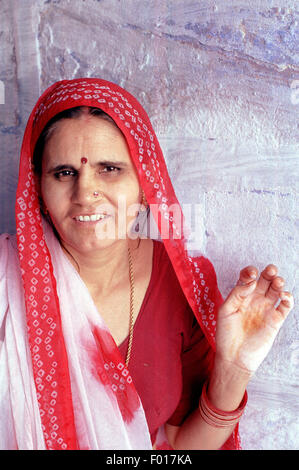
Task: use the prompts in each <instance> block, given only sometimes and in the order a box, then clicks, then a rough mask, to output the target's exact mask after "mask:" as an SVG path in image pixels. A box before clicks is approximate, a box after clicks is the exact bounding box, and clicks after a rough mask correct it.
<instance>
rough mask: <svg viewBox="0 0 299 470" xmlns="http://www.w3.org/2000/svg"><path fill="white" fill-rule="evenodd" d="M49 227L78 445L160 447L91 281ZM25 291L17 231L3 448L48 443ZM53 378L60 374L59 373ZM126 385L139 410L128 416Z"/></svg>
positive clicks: (7, 262) (0, 312) (6, 295)
mask: <svg viewBox="0 0 299 470" xmlns="http://www.w3.org/2000/svg"><path fill="white" fill-rule="evenodd" d="M44 233H45V237H46V242H47V245H48V247H49V250H50V253H51V257H52V262H53V266H54V274H55V278H56V281H57V292H58V296H59V301H60V309H61V322H62V330H63V335H64V339H65V347H66V351H67V358H68V365H69V372H70V380H71V390H72V400H73V409H74V417H75V426H76V434H77V441H78V447H79V449H92V450H97V449H107V450H110V449H115V450H117V449H152V445H151V440H150V435H149V431H148V426H147V423H146V418H145V414H144V411H143V408H142V405H141V402H140V400H139V397H138V395H137V392H136V390H135V389H134V387H133V384H132V383H131V379H130V376H129V375H128V371H127V369H126V368H125V366H124V363H123V361H122V358H120V356H119V358H118V356H117V354H119V353H118V350H117V347H116V345H115V343H114V341H113V340H112V337H111V335H110V333H109V331H108V329H107V327H106V326H105V324H104V322H103V320H102V319H101V317H100V314H99V311H98V309H97V307H96V306H95V304H94V302H93V300H92V298H91V296H90V294H89V291H88V289H87V287H86V285H85V284H84V282H83V281H82V279H81V278H80V276H79V274H78V273H77V272H76V270H75V269H74V267H73V266H72V265H71V263H70V262H69V260H68V259H67V257H66V256H65V255H64V253H63V251H62V248H61V246H60V244H59V242H58V240H57V239H56V237H55V235H54V233H53V231H52V229H51V228H50V227H49V225H48V224H46V223H45V224H44ZM23 292H24V291H23V286H22V279H21V273H20V267H19V260H18V254H17V246H16V239H15V236H9V235H6V234H4V235H1V236H0V299H1V304H0V416H1V419H0V449H22V450H23V449H24V450H31V449H33V450H34V449H46V445H45V441H44V435H43V431H42V424H41V419H40V413H39V409H38V401H37V396H36V387H35V384H34V377H33V371H32V360H31V354H30V349H29V343H28V336H27V326H26V310H25V303H24V295H23ZM103 335H104V340H103ZM99 339H100V343H101V342H102V340H103V341H104V343H105V346H104V347H105V351H106V352H107V351H108V350H109V348H111V351H112V357H113V358H114V360H115V358H118V359H120V361H116V362H113V363H110V364H108V363H107V362H105V361H104V362H101V351H100V350H99ZM49 341H51V338H50V337H49ZM101 344H102V343H101ZM100 349H101V347H100ZM115 351H116V352H115ZM109 353H110V351H108V354H109ZM115 354H116V355H115ZM106 359H107V356H106ZM103 373H104V374H105V375H104V376H103ZM100 376H101V379H100ZM49 380H55V375H54V376H53V377H49ZM104 383H106V385H104ZM117 390H118V391H117ZM122 390H126V391H125V392H124V393H126V397H127V400H128V402H129V404H130V409H133V410H134V413H133V416H131V417H130V419H125V418H124V417H125V416H126V410H121V409H120V408H121V407H122V400H120V401H119V400H118V399H117V396H122V393H123V392H122ZM54 393H55V392H54ZM119 393H120V395H119ZM54 398H55V396H54ZM125 401H126V400H125ZM54 418H55V417H53V419H54ZM53 432H55V426H54V431H53ZM49 438H51V436H50V437H49Z"/></svg>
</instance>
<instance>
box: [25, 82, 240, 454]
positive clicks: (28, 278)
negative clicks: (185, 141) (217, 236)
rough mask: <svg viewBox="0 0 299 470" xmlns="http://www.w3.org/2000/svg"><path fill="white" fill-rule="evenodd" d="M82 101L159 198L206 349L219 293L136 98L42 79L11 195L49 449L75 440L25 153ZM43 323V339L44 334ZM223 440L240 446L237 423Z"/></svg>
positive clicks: (152, 197)
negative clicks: (109, 124)
mask: <svg viewBox="0 0 299 470" xmlns="http://www.w3.org/2000/svg"><path fill="white" fill-rule="evenodd" d="M82 105H84V106H91V107H98V108H101V109H102V110H103V111H104V112H105V113H107V114H109V115H110V116H111V117H112V118H113V120H114V121H115V123H116V124H117V126H118V127H119V129H121V131H122V132H123V134H124V136H125V137H126V140H127V144H128V147H129V150H130V154H131V158H132V160H133V162H134V164H135V167H136V169H137V173H138V177H139V181H140V184H141V186H142V188H143V190H144V193H145V196H146V199H147V202H148V203H149V204H150V205H155V204H156V205H158V206H159V212H160V214H161V216H159V217H158V216H157V214H153V216H154V217H155V218H156V224H157V226H158V229H159V231H160V233H162V231H161V230H160V229H161V223H163V224H165V223H166V224H167V227H168V229H169V231H168V233H169V236H167V237H165V238H163V234H162V239H163V242H164V245H165V248H166V251H167V253H168V255H169V258H170V260H171V262H172V265H173V268H174V270H175V272H176V275H177V278H178V280H179V282H180V285H181V287H182V290H183V292H184V294H185V296H186V298H187V300H188V302H189V304H190V307H191V308H192V310H193V312H194V315H195V317H196V318H197V320H198V322H199V324H200V326H201V328H202V330H203V332H204V334H205V335H206V337H207V339H208V341H209V343H210V345H211V347H212V348H213V349H215V328H216V317H217V310H218V308H219V306H220V304H221V303H222V301H223V299H222V297H221V294H220V292H219V290H218V287H217V280H216V275H215V271H214V268H213V265H212V264H211V262H210V261H209V260H208V259H206V258H205V257H203V256H201V257H197V258H191V257H190V256H189V255H188V252H187V250H186V249H185V248H186V247H185V243H186V238H185V236H184V233H181V232H183V231H182V230H181V227H178V226H177V224H176V220H177V219H175V218H174V217H173V216H172V213H171V212H170V210H169V208H170V207H171V206H172V205H173V204H175V205H176V207H179V210H180V212H181V215H182V211H181V208H180V206H179V203H178V200H177V198H176V195H175V192H174V189H173V186H172V183H171V180H170V177H169V175H168V171H167V168H166V164H165V161H164V158H163V154H162V151H161V148H160V145H159V143H158V140H157V137H156V135H155V132H154V130H153V128H152V125H151V123H150V121H149V118H148V116H147V114H146V112H145V111H144V109H143V108H142V106H141V105H140V104H139V103H138V101H137V100H136V99H135V98H134V97H133V96H132V95H131V94H130V93H128V92H127V91H126V90H124V89H122V88H121V87H119V86H118V85H115V84H114V83H111V82H108V81H105V80H100V79H94V78H82V79H74V80H62V81H60V82H57V83H55V84H54V85H52V86H51V87H49V88H48V89H47V90H46V91H45V92H44V93H43V95H42V96H41V97H40V98H39V100H38V102H37V104H36V106H35V107H34V109H33V111H32V113H31V115H30V117H29V120H28V123H27V127H26V130H25V134H24V139H23V144H22V149H21V159H20V169H19V182H18V188H17V196H16V226H17V241H18V249H19V258H20V266H21V271H22V279H23V285H24V293H25V304H26V312H27V326H28V337H29V344H30V350H31V356H32V365H33V373H34V379H35V386H36V393H37V399H38V404H39V411H40V416H41V422H42V428H43V432H44V436H45V442H46V445H47V448H49V449H62V448H67V449H76V446H77V444H76V430H75V425H74V413H73V408H72V395H71V387H70V378H69V370H68V360H67V354H66V349H65V343H64V337H63V333H62V327H61V319H60V309H59V298H58V295H57V288H56V280H55V277H54V274H53V266H52V263H51V256H50V252H49V249H48V247H47V244H46V242H45V237H44V233H43V226H42V218H41V214H40V206H39V199H38V194H37V190H36V187H35V184H34V176H33V169H32V155H33V150H34V147H35V144H36V142H37V139H38V137H39V135H40V133H41V132H42V130H43V128H44V127H45V125H46V124H47V122H48V121H49V120H50V119H51V118H52V117H53V116H55V115H56V114H58V113H59V112H61V111H63V110H65V109H68V108H72V107H76V106H82ZM182 217H183V216H182ZM182 220H183V219H182ZM49 329H51V342H46V337H47V332H48V331H49ZM211 366H212V365H211ZM53 371H54V372H55V379H56V380H55V394H54V395H53V383H50V382H49V381H48V380H47V378H48V377H49V376H50V375H51V374H52V375H53ZM199 373H200V371H199ZM53 417H54V418H55V419H53ZM53 423H55V430H56V432H55V433H54V434H53V432H52V431H53V426H54V424H53ZM53 436H54V437H53ZM223 448H226V449H239V448H240V441H239V436H238V431H237V429H236V430H235V432H234V433H233V435H232V436H231V437H230V439H229V440H228V441H227V442H226V444H225V446H224V447H223Z"/></svg>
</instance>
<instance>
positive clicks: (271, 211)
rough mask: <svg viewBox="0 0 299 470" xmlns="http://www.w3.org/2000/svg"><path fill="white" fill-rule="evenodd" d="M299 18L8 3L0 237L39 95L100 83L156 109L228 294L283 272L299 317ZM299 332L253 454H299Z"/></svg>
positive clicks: (254, 435)
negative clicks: (247, 272) (254, 277)
mask: <svg viewBox="0 0 299 470" xmlns="http://www.w3.org/2000/svg"><path fill="white" fill-rule="evenodd" d="M296 6H297V7H298V3H297V2H296V1H295V0H294V1H291V0H283V1H282V0H276V2H273V1H271V0H264V1H260V0H251V1H249V2H248V1H246V2H245V1H242V0H236V1H234V2H225V1H221V0H215V1H213V0H203V1H199V0H198V1H194V0H193V1H192V0H184V1H180V0H178V1H174V0H173V1H171V0H146V1H145V0H144V1H139V0H98V1H96V0H85V1H84V0H82V1H81V0H72V1H68V0H52V1H51V0H26V1H25V0H0V18H1V19H0V31H1V33H0V34H1V35H0V37H1V42H0V50H1V68H0V80H1V83H3V84H4V91H5V96H4V97H3V98H4V99H2V101H1V99H0V103H1V104H0V135H1V145H0V179H1V180H0V200H1V207H0V210H1V218H0V224H1V225H0V232H3V231H8V232H14V215H13V214H14V198H15V190H16V183H17V174H18V159H19V150H20V145H21V139H22V134H23V131H24V128H25V125H26V120H27V118H28V116H29V113H30V111H31V109H32V107H33V105H34V104H35V101H36V100H37V98H38V96H39V94H40V93H41V92H42V91H43V90H44V89H45V88H46V87H47V86H49V85H50V84H51V83H52V82H54V81H56V80H59V79H63V78H76V77H81V76H99V77H102V78H105V79H108V80H112V81H114V82H116V83H118V84H119V85H121V86H123V87H125V88H126V89H128V91H130V92H131V93H133V94H134V95H135V96H136V97H137V98H138V99H139V100H140V101H141V102H142V103H143V105H144V107H145V108H146V109H147V111H148V114H149V116H150V118H151V120H152V123H153V125H154V127H155V129H156V131H157V134H158V137H159V138H160V142H161V146H162V148H163V150H164V153H165V158H166V161H167V164H168V167H169V171H170V175H171V177H172V179H173V182H174V187H175V190H176V192H177V196H178V198H179V199H180V201H181V202H182V203H193V204H195V203H197V204H198V206H199V207H200V212H201V224H200V230H201V231H202V229H203V231H202V234H201V242H202V245H201V249H202V250H203V251H204V252H205V254H206V255H207V256H208V257H209V258H210V259H211V260H212V262H213V263H214V265H215V269H216V272H217V275H218V279H219V285H220V289H221V291H222V293H223V295H224V296H226V295H227V294H228V292H229V291H230V289H231V288H232V286H233V285H234V283H235V281H236V279H237V278H238V273H239V270H240V269H241V268H242V267H244V266H246V265H247V264H255V265H256V266H257V267H258V268H259V269H262V268H263V267H264V266H265V265H266V264H268V263H270V262H272V263H275V264H277V265H278V266H279V268H280V272H281V275H282V276H283V277H285V279H286V288H287V289H288V290H290V291H292V292H293V294H294V296H295V302H296V303H297V305H298V297H299V296H298V257H297V250H296V247H298V222H297V225H296V220H298V218H297V210H298V200H297V194H298V193H297V189H298V108H299V93H298V91H299V90H298V88H299V73H298V11H296ZM0 91H1V90H0ZM3 101H4V104H3ZM296 218H297V219H296ZM298 330H299V328H298V306H296V307H295V309H294V310H293V312H292V314H291V316H290V317H289V318H288V319H287V321H286V324H285V326H284V328H283V329H282V330H281V331H280V333H279V335H278V338H277V340H276V342H275V344H274V347H273V349H272V350H271V353H270V355H269V356H268V357H267V359H266V360H265V361H264V363H263V364H262V365H261V367H260V369H259V370H258V372H257V373H256V375H255V377H254V378H253V380H252V382H251V384H250V386H249V389H248V392H249V404H248V407H247V410H246V413H245V415H244V417H243V418H242V421H241V435H242V444H243V448H244V449H298V448H299V424H298V416H299V400H298V382H299V381H298V378H299V372H298V370H299V336H298Z"/></svg>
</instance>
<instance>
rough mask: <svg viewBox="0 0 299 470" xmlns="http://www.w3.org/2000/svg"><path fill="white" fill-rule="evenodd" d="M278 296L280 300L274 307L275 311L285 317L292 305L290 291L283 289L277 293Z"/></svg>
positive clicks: (292, 298) (292, 300)
mask: <svg viewBox="0 0 299 470" xmlns="http://www.w3.org/2000/svg"><path fill="white" fill-rule="evenodd" d="M279 298H280V299H281V302H280V304H279V305H278V307H277V308H276V311H277V312H279V313H280V314H281V315H282V317H283V319H285V318H286V317H287V315H288V314H289V313H290V311H291V310H292V308H293V307H294V297H293V296H292V294H291V293H290V292H285V291H283V292H280V293H279Z"/></svg>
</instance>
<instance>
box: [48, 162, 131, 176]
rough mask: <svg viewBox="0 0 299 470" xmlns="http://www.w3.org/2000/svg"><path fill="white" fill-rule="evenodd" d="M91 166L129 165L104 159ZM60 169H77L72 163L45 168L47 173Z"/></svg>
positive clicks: (122, 166) (124, 166)
mask: <svg viewBox="0 0 299 470" xmlns="http://www.w3.org/2000/svg"><path fill="white" fill-rule="evenodd" d="M92 166H95V167H100V166H116V167H121V168H128V166H129V165H128V164H127V163H126V162H117V161H108V160H105V161H101V162H97V163H96V164H95V165H92ZM62 170H74V171H78V169H77V168H75V167H74V166H73V165H68V164H66V163H65V164H63V165H56V166H54V167H52V168H50V169H49V170H47V173H55V172H58V171H62Z"/></svg>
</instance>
